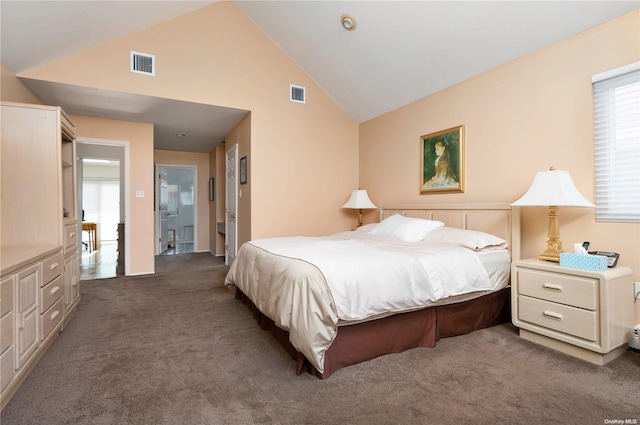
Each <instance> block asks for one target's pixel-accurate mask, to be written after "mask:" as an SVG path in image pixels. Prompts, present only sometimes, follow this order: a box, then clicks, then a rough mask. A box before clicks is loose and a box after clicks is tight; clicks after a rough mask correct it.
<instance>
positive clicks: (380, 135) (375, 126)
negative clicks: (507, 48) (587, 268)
mask: <svg viewBox="0 0 640 425" xmlns="http://www.w3.org/2000/svg"><path fill="white" fill-rule="evenodd" d="M639 34H640V12H639V11H635V12H632V13H629V14H627V15H624V16H622V17H620V18H618V19H615V20H613V21H611V22H608V23H605V24H603V25H600V26H598V27H595V28H593V29H591V30H589V31H586V32H584V33H581V34H579V35H577V36H575V37H572V38H569V39H567V40H564V41H562V42H559V43H557V44H554V45H552V46H549V47H547V48H545V49H542V50H540V51H537V52H535V53H532V54H530V55H527V56H524V57H522V58H520V59H518V60H515V61H513V62H510V63H508V64H505V65H503V66H501V67H498V68H496V69H493V70H491V71H488V72H486V73H484V74H481V75H478V76H477V77H475V78H472V79H470V80H467V81H464V82H462V83H460V84H457V85H455V86H453V87H450V88H448V89H446V90H443V91H441V92H438V93H436V94H434V95H432V96H428V97H426V98H423V99H421V100H419V101H417V102H415V103H412V104H410V105H406V106H405V107H402V108H400V109H398V110H395V111H392V112H390V113H388V114H385V115H383V116H381V117H378V118H376V119H373V120H371V121H369V122H366V123H364V124H362V125H361V126H360V183H361V186H362V187H363V188H366V189H368V190H369V192H370V195H371V198H372V199H373V201H374V202H377V203H378V205H385V204H386V205H388V204H394V203H414V204H428V203H465V202H478V203H482V202H507V203H510V202H513V201H515V200H516V199H518V198H519V197H520V196H521V195H522V194H523V193H524V192H525V191H526V190H527V189H528V188H529V186H530V184H531V182H532V181H533V177H534V176H535V174H536V172H538V171H543V170H547V169H549V167H550V166H551V165H554V166H555V167H556V168H557V169H561V170H567V171H569V172H570V173H571V176H572V177H573V180H574V182H575V184H576V186H577V187H578V189H579V190H580V192H581V193H582V194H583V195H584V196H585V197H586V198H588V199H591V200H593V199H594V173H593V118H592V114H593V110H592V86H591V76H592V75H594V74H597V73H600V72H603V71H606V70H609V69H613V68H616V67H619V66H623V65H626V64H629V63H632V62H635V61H638V60H640V37H638V35H639ZM457 125H464V126H465V131H466V137H465V146H466V149H465V153H466V190H465V193H461V194H429V195H420V194H419V193H420V192H419V169H420V136H421V135H425V134H429V133H432V132H435V131H438V130H443V129H447V128H451V127H454V126H457ZM546 213H547V211H546V209H543V208H523V209H522V244H523V246H522V254H523V256H524V257H525V258H526V257H534V256H537V255H538V254H540V253H541V252H542V251H544V249H545V241H546V239H547V218H546ZM559 213H560V231H561V240H562V241H563V243H564V248H565V250H572V249H573V243H574V242H582V241H585V240H589V241H591V247H592V248H594V249H599V250H603V251H617V252H619V253H620V260H619V264H620V265H624V266H628V267H631V268H632V269H633V271H634V274H635V280H636V281H640V224H638V223H633V224H629V223H601V222H598V223H597V222H595V211H594V210H590V209H571V208H560V210H559ZM376 218H377V217H376V215H375V214H369V215H368V216H367V217H366V220H367V221H375V219H376ZM636 316H637V319H636V322H637V323H640V306H638V307H636Z"/></svg>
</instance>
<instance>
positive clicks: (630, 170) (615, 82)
mask: <svg viewBox="0 0 640 425" xmlns="http://www.w3.org/2000/svg"><path fill="white" fill-rule="evenodd" d="M593 109H594V133H595V178H596V181H595V187H596V207H597V209H596V220H597V221H615V222H640V62H638V63H635V64H632V65H630V66H627V67H623V68H620V69H617V70H614V71H611V72H608V73H603V74H599V75H596V76H594V77H593Z"/></svg>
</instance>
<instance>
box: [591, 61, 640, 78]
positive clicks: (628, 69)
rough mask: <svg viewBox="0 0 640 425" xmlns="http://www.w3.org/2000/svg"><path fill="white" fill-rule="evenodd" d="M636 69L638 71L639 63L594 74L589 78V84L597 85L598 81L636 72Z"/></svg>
mask: <svg viewBox="0 0 640 425" xmlns="http://www.w3.org/2000/svg"><path fill="white" fill-rule="evenodd" d="M638 69H640V61H639V62H634V63H630V64H629V65H624V66H620V67H618V68H614V69H610V70H608V71H604V72H601V73H599V74H595V75H593V76H591V82H592V83H597V82H599V81H602V80H606V79H607V78H613V77H617V76H618V75H622V74H626V73H627V72H631V71H636V70H638Z"/></svg>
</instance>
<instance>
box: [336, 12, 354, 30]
mask: <svg viewBox="0 0 640 425" xmlns="http://www.w3.org/2000/svg"><path fill="white" fill-rule="evenodd" d="M340 22H342V26H343V27H344V29H346V30H347V31H353V30H355V29H356V27H357V26H358V23H357V22H356V18H354V17H353V16H351V15H347V14H344V15H342V16H341V17H340Z"/></svg>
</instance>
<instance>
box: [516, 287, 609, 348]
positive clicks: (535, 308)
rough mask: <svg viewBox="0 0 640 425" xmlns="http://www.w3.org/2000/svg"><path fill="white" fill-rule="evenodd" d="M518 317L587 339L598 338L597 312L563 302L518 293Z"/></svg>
mask: <svg viewBox="0 0 640 425" xmlns="http://www.w3.org/2000/svg"><path fill="white" fill-rule="evenodd" d="M518 307H519V312H518V316H519V319H520V320H522V321H525V322H529V323H533V324H535V325H538V326H544V327H545V328H549V329H553V330H556V331H559V332H563V333H566V334H569V335H575V336H577V337H579V338H583V339H586V340H588V341H594V342H595V341H597V339H598V331H597V329H598V326H597V325H598V314H597V313H596V312H595V311H589V310H582V309H579V308H575V307H569V306H566V305H563V304H556V303H552V302H549V301H543V300H539V299H537V298H531V297H526V296H522V295H520V296H519V297H518Z"/></svg>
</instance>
